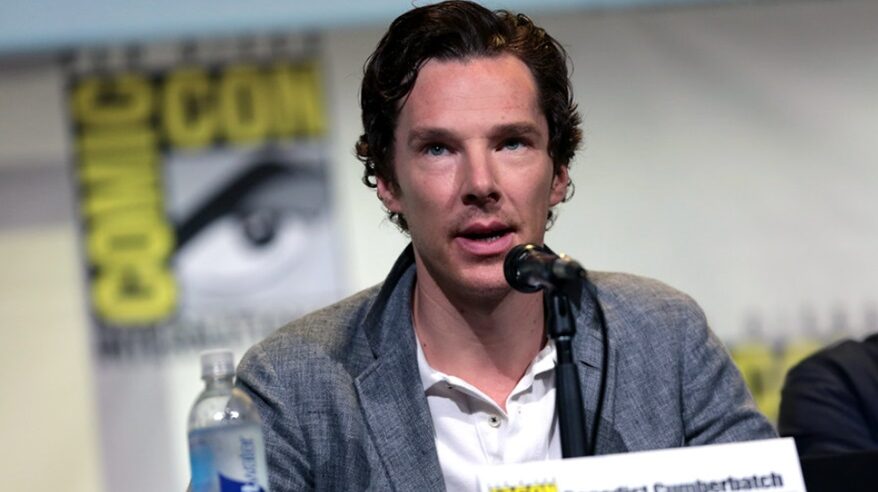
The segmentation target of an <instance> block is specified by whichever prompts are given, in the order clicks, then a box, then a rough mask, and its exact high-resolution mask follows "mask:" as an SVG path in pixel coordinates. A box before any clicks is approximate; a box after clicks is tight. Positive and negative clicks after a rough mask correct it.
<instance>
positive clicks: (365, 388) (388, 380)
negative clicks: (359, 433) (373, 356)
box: [356, 347, 445, 490]
mask: <svg viewBox="0 0 878 492" xmlns="http://www.w3.org/2000/svg"><path fill="white" fill-rule="evenodd" d="M400 352H401V351H397V353H396V354H387V355H385V356H384V357H382V358H381V359H380V360H379V361H378V362H376V363H375V364H374V365H373V366H372V367H371V368H370V369H369V370H367V371H366V372H364V373H363V374H362V375H361V377H360V378H358V380H357V382H356V385H357V391H358V392H359V395H360V402H361V404H362V408H363V413H364V416H365V418H366V423H367V425H368V426H369V431H370V433H371V435H372V437H373V439H374V444H375V447H376V449H377V450H378V454H379V456H380V457H381V461H382V462H383V463H384V467H385V470H386V471H387V475H388V477H389V478H390V482H391V483H392V484H393V488H394V489H395V490H443V489H444V487H445V483H444V479H443V478H442V472H441V468H440V467H439V458H438V455H437V454H436V445H435V442H434V437H433V422H432V420H431V417H430V410H429V408H428V406H427V401H426V397H425V396H424V388H423V387H422V386H421V380H420V377H419V376H418V374H417V371H416V368H417V361H416V360H414V347H412V359H413V360H412V361H408V360H407V359H408V357H407V356H406V355H405V354H402V353H400ZM412 364H414V367H415V370H412V368H411V367H410V366H411V365H412Z"/></svg>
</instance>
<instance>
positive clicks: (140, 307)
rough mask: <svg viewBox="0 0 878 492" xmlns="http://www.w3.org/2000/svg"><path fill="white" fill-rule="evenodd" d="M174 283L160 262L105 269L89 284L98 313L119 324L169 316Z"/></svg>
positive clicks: (171, 310)
mask: <svg viewBox="0 0 878 492" xmlns="http://www.w3.org/2000/svg"><path fill="white" fill-rule="evenodd" d="M176 298H177V285H176V282H175V281H174V278H173V277H172V276H171V274H170V273H169V272H168V271H167V268H166V267H165V266H164V265H162V264H160V263H159V264H156V263H137V264H127V265H123V266H120V267H114V268H105V269H102V270H101V272H100V273H99V274H98V276H97V278H96V279H95V280H94V282H93V283H92V299H93V300H94V301H93V302H94V307H95V310H96V312H97V314H98V315H99V316H100V317H101V318H102V319H103V320H104V321H107V322H110V323H113V324H118V325H147V324H151V323H154V322H156V321H159V320H161V319H163V318H165V317H167V316H168V315H170V314H171V313H172V312H173V310H174V308H175V304H176Z"/></svg>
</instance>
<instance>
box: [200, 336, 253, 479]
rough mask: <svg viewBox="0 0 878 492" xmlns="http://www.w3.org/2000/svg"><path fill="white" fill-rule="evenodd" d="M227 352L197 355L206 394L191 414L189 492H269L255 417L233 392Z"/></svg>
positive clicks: (231, 366) (231, 359) (248, 401)
mask: <svg viewBox="0 0 878 492" xmlns="http://www.w3.org/2000/svg"><path fill="white" fill-rule="evenodd" d="M234 362H235V361H234V356H233V355H232V352H231V351H229V350H219V351H214V352H206V353H204V354H202V355H201V379H203V380H204V383H205V387H204V391H202V392H201V394H200V395H198V398H197V399H196V400H195V404H194V405H192V411H191V412H189V428H188V432H189V458H190V463H191V465H192V483H191V485H190V489H191V491H192V492H232V491H234V492H268V465H267V463H266V460H265V444H264V441H263V439H262V427H261V422H260V419H259V413H258V411H257V410H256V407H255V405H254V404H253V401H252V400H251V399H250V397H249V396H247V394H246V393H244V392H243V391H241V390H239V389H237V388H235V386H234V382H235V363H234Z"/></svg>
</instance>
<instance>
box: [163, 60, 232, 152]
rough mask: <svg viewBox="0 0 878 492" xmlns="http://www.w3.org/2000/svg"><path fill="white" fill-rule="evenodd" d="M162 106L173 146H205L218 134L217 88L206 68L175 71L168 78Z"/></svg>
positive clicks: (167, 133)
mask: <svg viewBox="0 0 878 492" xmlns="http://www.w3.org/2000/svg"><path fill="white" fill-rule="evenodd" d="M161 108H162V110H161V115H162V126H163V130H164V132H165V135H166V137H167V139H168V143H170V144H171V145H172V146H174V147H183V148H198V147H204V146H206V145H208V144H210V143H211V142H212V141H213V139H214V137H215V136H216V134H217V131H218V127H219V119H218V115H217V111H216V104H215V102H214V91H213V87H212V86H211V82H210V79H209V77H208V74H207V71H205V70H204V69H201V68H183V69H179V70H175V71H174V72H172V73H171V74H170V75H169V76H168V78H167V79H166V81H165V85H164V90H163V92H162V105H161Z"/></svg>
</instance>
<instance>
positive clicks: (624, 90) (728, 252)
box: [0, 1, 878, 492]
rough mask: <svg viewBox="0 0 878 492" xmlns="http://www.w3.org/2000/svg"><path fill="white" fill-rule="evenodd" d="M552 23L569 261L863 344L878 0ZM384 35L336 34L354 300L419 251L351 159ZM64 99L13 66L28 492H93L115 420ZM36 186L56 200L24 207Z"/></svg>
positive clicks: (2, 74)
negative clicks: (812, 322)
mask: <svg viewBox="0 0 878 492" xmlns="http://www.w3.org/2000/svg"><path fill="white" fill-rule="evenodd" d="M535 17H536V18H537V19H538V20H539V21H540V22H541V23H542V24H543V25H544V26H545V27H546V28H547V30H548V31H549V32H550V33H552V34H553V35H554V36H555V37H557V38H558V39H560V40H561V41H562V42H563V43H564V44H565V45H566V46H568V49H569V50H570V53H571V55H572V57H573V59H574V63H575V66H576V71H575V74H574V83H575V92H576V95H577V98H578V100H579V103H580V107H581V110H582V113H583V116H584V119H585V130H586V146H585V148H584V149H583V150H582V152H581V153H580V155H579V156H578V157H577V159H576V161H575V162H574V164H573V168H572V169H573V177H574V179H575V181H576V183H577V194H576V197H575V198H574V199H573V201H572V202H570V203H568V204H566V205H563V206H562V207H561V209H560V218H559V220H558V222H557V225H556V227H555V228H554V229H553V230H552V232H551V233H550V235H549V241H550V243H551V244H552V245H553V246H554V247H555V248H556V249H561V250H563V251H565V252H567V253H569V254H571V255H572V256H574V257H576V258H578V259H579V260H581V262H582V263H583V264H585V265H586V266H589V267H592V268H596V269H613V270H624V271H631V272H636V273H641V274H645V275H649V276H654V277H657V278H660V279H662V280H665V281H667V282H668V283H670V284H672V285H675V286H677V287H679V288H681V289H683V290H685V291H687V292H689V293H690V294H692V295H693V296H694V297H695V298H696V299H697V300H699V301H700V302H701V304H702V305H703V307H704V308H705V310H706V312H707V314H708V317H709V318H710V319H711V321H712V322H713V325H714V327H715V328H716V329H717V331H718V332H719V333H720V335H721V336H723V337H725V338H727V339H731V338H734V337H737V336H739V335H740V334H741V332H742V331H743V330H744V326H745V323H744V321H745V318H747V317H748V316H751V315H752V314H753V313H756V314H759V315H760V316H763V318H764V319H766V320H768V322H770V324H771V326H770V328H771V329H772V330H775V331H784V330H793V329H795V327H796V326H797V323H798V321H797V316H798V313H799V311H800V310H801V309H802V307H803V306H810V308H811V309H814V310H816V312H817V315H818V316H819V318H820V320H821V322H823V321H825V320H827V319H828V318H829V317H830V316H831V315H832V313H835V312H837V311H838V310H839V309H841V310H842V311H843V312H845V313H848V314H849V315H850V317H851V319H852V321H851V324H852V325H854V328H855V330H856V329H859V330H863V329H865V328H866V327H865V324H864V323H865V322H863V323H860V321H859V319H860V314H861V313H862V312H864V311H865V310H867V309H868V308H869V306H875V304H876V301H878V295H876V294H875V291H876V285H878V259H876V255H875V254H874V251H876V250H878V213H876V210H878V202H876V200H878V199H876V196H878V194H876V191H878V189H876V188H878V165H876V164H878V149H876V148H875V146H874V145H870V142H871V141H872V140H873V139H871V138H870V137H871V136H872V135H875V134H876V133H878V99H876V98H875V87H878V50H876V46H878V30H875V29H874V26H875V25H876V24H878V4H876V3H874V2H869V1H847V2H831V3H830V2H803V3H793V2H770V3H768V4H767V5H747V6H741V7H723V8H717V9H707V8H692V9H675V10H668V11H636V12H628V13H613V14H601V15H568V16H564V17H563V18H548V17H547V18H540V17H539V16H535ZM379 35H380V32H378V31H375V30H372V31H369V32H331V33H328V35H327V37H326V38H325V45H324V48H325V54H326V69H327V73H328V74H329V80H328V83H329V96H330V99H331V116H332V120H333V122H332V123H333V125H334V128H333V138H334V142H333V155H334V160H333V162H334V165H335V167H334V169H333V172H334V174H333V182H334V185H335V190H336V197H337V199H338V201H339V207H338V209H337V210H338V213H339V215H340V216H339V221H340V223H341V225H342V227H343V228H344V230H345V232H346V234H347V242H346V243H345V245H344V247H345V250H346V253H347V255H346V257H347V265H348V272H349V290H350V291H353V290H356V289H359V288H362V287H364V286H366V285H370V284H373V283H375V282H377V281H379V280H380V279H381V278H382V277H383V275H384V274H385V273H386V271H387V269H388V268H389V266H390V264H391V263H392V262H393V260H394V259H395V257H396V255H397V254H398V252H399V251H400V250H401V248H402V246H403V245H404V244H405V242H406V241H405V239H404V238H403V237H402V236H400V235H399V233H397V232H396V230H395V229H394V227H393V226H392V225H391V224H389V223H386V222H383V215H382V213H381V211H380V209H379V207H378V203H377V200H376V199H375V197H374V192H372V191H370V190H368V189H366V188H365V187H364V186H363V185H362V184H361V183H360V181H359V179H360V175H361V171H360V169H361V167H360V165H359V163H358V162H357V161H356V160H355V159H354V158H353V157H352V151H351V147H352V144H353V142H354V141H355V139H356V136H357V135H358V133H359V120H358V112H357V109H356V98H357V86H358V81H359V73H360V69H361V66H362V62H363V60H364V59H365V57H366V55H367V54H368V52H369V51H370V48H371V47H372V46H373V45H374V43H375V42H376V41H377V39H378V36H379ZM60 82H61V79H60V74H59V73H58V71H57V70H56V69H55V68H54V66H53V64H52V63H51V62H50V61H40V60H36V61H34V62H31V63H28V64H21V63H18V64H15V65H8V64H7V65H3V66H0V181H2V184H0V192H2V195H0V210H3V211H5V212H3V211H0V261H2V265H3V269H2V275H0V293H2V296H0V369H2V374H3V378H2V381H3V382H2V383H0V384H2V389H0V394H2V395H3V397H2V398H0V435H2V436H3V437H4V441H5V442H4V444H5V445H4V446H3V448H2V451H0V463H2V465H0V469H2V476H4V477H5V478H6V479H7V480H6V481H5V483H6V485H7V487H9V488H11V489H21V490H34V491H55V490H67V491H89V492H92V491H96V490H101V488H102V486H101V484H100V480H101V479H100V476H101V475H100V473H101V472H100V469H99V466H100V465H99V462H100V458H99V452H98V449H97V444H96V443H97V438H96V432H97V428H98V425H97V422H96V421H95V409H94V401H95V399H94V393H95V391H94V387H93V386H94V382H93V381H92V379H91V374H92V368H91V365H90V364H91V363H90V359H89V352H88V327H87V325H86V322H85V314H84V308H83V306H84V303H85V300H84V294H83V292H81V288H80V278H79V275H80V273H79V265H78V256H77V255H78V251H77V247H78V246H77V239H78V238H77V236H76V227H75V225H74V223H73V219H72V213H71V211H70V209H69V204H70V203H71V202H70V201H67V200H66V199H65V198H64V197H60V198H59V193H60V195H63V193H64V187H65V186H66V179H67V178H66V176H67V175H66V173H67V166H68V163H67V162H66V157H67V156H66V152H67V150H66V149H67V145H68V144H67V141H66V137H65V135H66V130H65V126H64V119H63V116H62V112H61V111H62V108H61V105H60V104H61V103H60V100H61V96H60ZM34 180H37V181H38V182H39V183H44V186H43V185H40V186H41V187H40V189H44V190H45V196H36V197H33V196H31V197H29V198H22V197H20V196H19V194H17V193H16V192H15V190H17V189H19V187H18V186H17V184H18V183H33V182H34ZM46 183H47V184H46ZM59 190H60V191H59ZM68 192H69V190H68ZM44 202H45V203H48V204H49V205H47V206H48V207H49V209H50V210H49V212H46V213H42V212H34V211H33V210H36V209H38V208H39V207H41V206H43V205H41V204H43V203H44ZM23 203H24V204H26V205H22V204H23ZM65 204H66V205H65ZM32 208H33V210H32ZM29 217H33V220H31V219H29ZM25 219H27V220H25ZM875 328H878V327H875ZM180 411H181V412H185V411H186V409H183V408H181V409H180ZM181 432H182V430H181ZM110 452H111V450H110ZM10 477H11V481H10V480H9V478H10ZM136 479H137V477H132V480H136ZM114 492H115V491H114Z"/></svg>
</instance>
